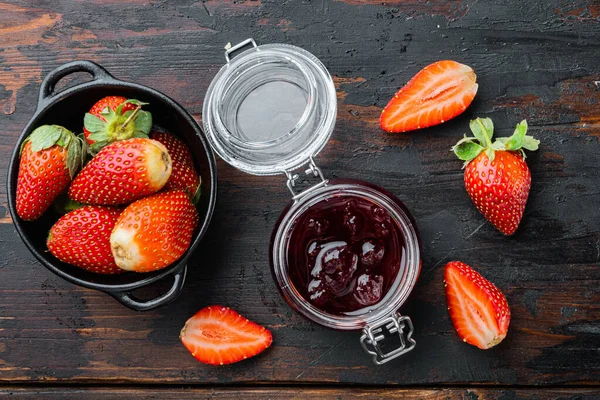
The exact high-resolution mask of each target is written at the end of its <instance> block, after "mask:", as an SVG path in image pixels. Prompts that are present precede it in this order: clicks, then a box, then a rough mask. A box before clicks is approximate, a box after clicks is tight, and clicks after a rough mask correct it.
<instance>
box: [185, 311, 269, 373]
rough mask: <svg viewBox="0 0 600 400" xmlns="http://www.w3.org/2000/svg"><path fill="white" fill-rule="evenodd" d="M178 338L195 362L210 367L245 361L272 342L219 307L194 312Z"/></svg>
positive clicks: (258, 329)
mask: <svg viewBox="0 0 600 400" xmlns="http://www.w3.org/2000/svg"><path fill="white" fill-rule="evenodd" d="M179 338H180V339H181V342H182V343H183V344H184V346H185V347H186V348H187V349H188V350H189V351H190V353H192V356H194V357H195V358H196V360H198V361H200V362H201V363H204V364H211V365H224V364H232V363H235V362H238V361H241V360H245V359H246V358H249V357H252V356H255V355H257V354H258V353H260V352H262V351H263V350H265V349H266V348H267V347H269V346H270V345H271V343H272V342H273V336H272V335H271V332H269V331H268V330H267V329H266V328H264V327H262V326H260V325H258V324H256V323H254V322H252V321H249V320H248V319H246V318H244V317H242V316H241V315H240V314H238V313H237V312H235V311H233V310H232V309H230V308H229V307H223V306H209V307H206V308H203V309H202V310H200V311H198V312H197V313H196V314H195V315H194V316H193V317H192V318H190V319H188V320H187V322H186V323H185V326H184V327H183V329H182V330H181V334H180V335H179Z"/></svg>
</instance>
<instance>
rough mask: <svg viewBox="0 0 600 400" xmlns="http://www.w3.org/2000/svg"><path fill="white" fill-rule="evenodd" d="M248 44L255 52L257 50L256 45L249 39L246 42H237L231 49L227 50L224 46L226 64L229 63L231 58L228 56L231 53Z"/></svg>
mask: <svg viewBox="0 0 600 400" xmlns="http://www.w3.org/2000/svg"><path fill="white" fill-rule="evenodd" d="M249 44H251V45H252V46H253V47H254V48H255V49H256V51H258V50H259V49H258V46H257V45H256V42H255V41H254V39H252V38H249V39H246V40H244V41H242V42H239V43H238V44H236V45H235V46H232V47H229V48H227V46H226V47H225V48H226V50H225V60H227V62H228V63H229V61H231V58H230V57H229V55H230V54H231V53H233V52H234V51H236V50H239V49H241V48H242V47H246V46H247V45H249ZM229 45H231V44H229Z"/></svg>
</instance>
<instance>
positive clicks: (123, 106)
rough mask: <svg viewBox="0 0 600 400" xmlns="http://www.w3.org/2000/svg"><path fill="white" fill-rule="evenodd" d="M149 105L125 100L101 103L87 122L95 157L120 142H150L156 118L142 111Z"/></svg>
mask: <svg viewBox="0 0 600 400" xmlns="http://www.w3.org/2000/svg"><path fill="white" fill-rule="evenodd" d="M146 104H147V103H142V102H141V101H139V100H135V99H127V98H125V97H123V96H106V97H103V98H102V99H100V100H98V101H97V102H96V103H95V104H94V105H93V106H92V108H91V109H90V112H88V113H86V114H85V117H84V119H83V124H84V128H83V133H84V135H85V138H86V140H87V141H88V143H89V144H90V150H91V152H92V154H96V153H97V152H98V151H100V149H102V148H103V147H104V146H106V145H107V144H110V143H112V142H115V141H117V140H124V139H130V138H147V137H148V133H149V132H150V129H151V128H152V114H150V113H149V112H148V111H144V110H142V106H144V105H146Z"/></svg>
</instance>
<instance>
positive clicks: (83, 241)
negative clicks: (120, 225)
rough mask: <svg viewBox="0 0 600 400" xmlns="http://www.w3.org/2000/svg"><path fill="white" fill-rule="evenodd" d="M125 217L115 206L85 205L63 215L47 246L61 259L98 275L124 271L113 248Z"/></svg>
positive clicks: (50, 235)
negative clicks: (119, 221) (113, 237)
mask: <svg viewBox="0 0 600 400" xmlns="http://www.w3.org/2000/svg"><path fill="white" fill-rule="evenodd" d="M120 214H121V210H119V209H118V208H115V207H102V206H83V207H81V208H77V209H75V210H73V211H70V212H69V213H67V214H65V215H63V216H62V217H61V218H60V219H59V220H58V221H56V223H55V224H54V225H53V226H52V228H51V229H50V234H49V235H48V238H47V240H46V245H47V246H48V250H50V253H52V255H54V257H56V258H58V259H59V260H61V261H63V262H65V263H67V264H71V265H74V266H76V267H79V268H83V269H85V270H87V271H90V272H94V273H97V274H106V275H111V274H118V273H121V272H123V270H121V269H120V268H119V267H118V266H117V264H115V260H114V258H113V255H112V252H111V249H110V233H111V232H112V229H113V228H114V226H115V223H116V222H117V219H118V218H119V215H120Z"/></svg>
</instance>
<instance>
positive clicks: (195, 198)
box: [192, 176, 202, 205]
mask: <svg viewBox="0 0 600 400" xmlns="http://www.w3.org/2000/svg"><path fill="white" fill-rule="evenodd" d="M198 178H200V177H199V176H198ZM200 182H202V178H200ZM200 196H202V185H201V184H200V183H199V184H198V188H197V189H196V193H194V196H193V197H192V203H193V204H194V205H196V204H198V201H200Z"/></svg>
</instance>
